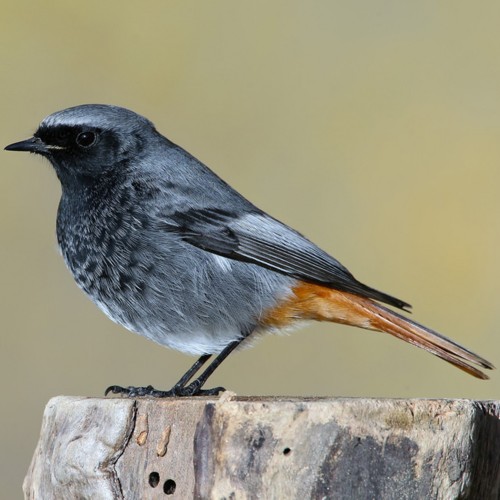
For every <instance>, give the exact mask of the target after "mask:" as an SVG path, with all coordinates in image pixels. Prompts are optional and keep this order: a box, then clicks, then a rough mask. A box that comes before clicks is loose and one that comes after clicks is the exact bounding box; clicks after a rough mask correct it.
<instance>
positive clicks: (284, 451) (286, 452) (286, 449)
mask: <svg viewBox="0 0 500 500" xmlns="http://www.w3.org/2000/svg"><path fill="white" fill-rule="evenodd" d="M291 451H292V450H291V449H290V448H285V449H284V450H283V455H289V454H290V452H291Z"/></svg>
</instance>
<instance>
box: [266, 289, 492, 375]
mask: <svg viewBox="0 0 500 500" xmlns="http://www.w3.org/2000/svg"><path fill="white" fill-rule="evenodd" d="M300 319H304V320H308V319H314V320H318V321H333V322H336V323H343V324H346V325H352V326H358V327H361V328H366V329H369V330H378V331H381V332H386V333H389V334H391V335H393V336H394V337H397V338H399V339H402V340H404V341H405V342H408V343H410V344H413V345H416V346H417V347H421V348H422V349H425V350H426V351H429V352H431V353H432V354H434V355H436V356H438V357H440V358H441V359H444V360H445V361H448V363H451V364H452V365H455V366H456V367H457V368H460V369H461V370H463V371H465V372H467V373H469V374H470V375H473V376H474V377H477V378H480V379H488V378H489V377H488V376H487V375H486V374H485V373H483V372H482V371H481V370H479V369H478V368H476V367H475V366H473V365H477V366H481V367H483V368H486V369H488V370H491V369H494V368H495V367H494V366H493V365H492V364H491V363H490V362H489V361H487V360H486V359H484V358H482V357H480V356H478V355H477V354H474V353H473V352H471V351H469V350H468V349H466V348H465V347H462V346H461V345H459V344H457V343H456V342H454V341H453V340H451V339H448V338H446V337H444V336H443V335H441V334H439V333H437V332H435V331H433V330H430V329H429V328H426V327H425V326H423V325H419V324H418V323H416V322H415V321H412V320H410V319H408V318H405V317H404V316H401V315H400V314H398V313H396V312H394V311H391V310H390V309H387V308H386V307H384V306H381V305H379V304H378V303H376V302H373V301H372V300H370V299H366V298H364V297H360V296H358V295H353V294H351V293H347V292H340V291H338V290H333V289H330V288H326V287H323V286H319V285H314V284H310V283H305V282H302V283H301V284H300V285H298V286H297V287H296V288H295V289H294V295H293V296H292V297H291V298H289V299H288V300H286V301H285V302H283V303H282V304H280V305H279V306H278V307H276V308H274V309H273V310H272V311H270V313H269V314H268V315H267V316H266V318H265V319H264V321H263V324H264V325H265V326H270V327H278V328H280V327H285V326H287V325H289V324H291V323H293V322H294V321H296V320H300Z"/></svg>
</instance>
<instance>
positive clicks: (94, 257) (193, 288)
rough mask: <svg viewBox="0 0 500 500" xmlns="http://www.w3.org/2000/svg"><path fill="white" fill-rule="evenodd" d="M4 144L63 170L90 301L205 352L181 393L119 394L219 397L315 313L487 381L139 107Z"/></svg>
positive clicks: (90, 107)
mask: <svg viewBox="0 0 500 500" xmlns="http://www.w3.org/2000/svg"><path fill="white" fill-rule="evenodd" d="M5 149H6V150H8V151H27V152H31V153H35V154H37V155H40V156H42V157H44V158H46V159H47V160H48V161H49V162H50V163H51V164H52V166H53V167H54V170H55V172H56V174H57V177H58V179H59V181H60V183H61V187H62V190H61V198H60V202H59V207H58V211H57V225H56V233H57V241H58V245H59V248H60V251H61V253H62V256H63V258H64V260H65V263H66V265H67V267H68V269H69V270H70V272H71V273H72V275H73V277H74V279H75V281H76V283H77V285H78V286H79V287H80V288H81V289H82V290H83V291H84V292H85V293H86V294H87V295H88V296H89V297H90V299H91V300H92V301H93V302H94V303H95V304H96V305H97V306H98V307H99V308H100V309H101V310H102V311H103V312H104V313H105V314H106V315H107V316H108V317H109V318H111V319H112V320H113V321H114V322H116V323H118V324H120V325H122V326H124V327H125V328H126V329H128V330H131V331H133V332H135V333H138V334H140V335H143V336H144V337H146V338H148V339H150V340H152V341H154V342H156V343H158V344H161V345H163V346H166V347H169V348H172V349H176V350H179V351H181V352H183V353H186V354H190V355H197V356H199V358H198V359H197V361H196V362H195V363H194V364H193V365H192V366H191V367H190V368H189V370H188V371H187V372H186V373H185V374H184V375H183V376H182V377H181V378H180V380H179V381H178V382H177V383H176V384H175V385H174V386H173V387H172V388H171V389H169V390H158V389H155V388H154V387H152V386H145V387H133V386H127V387H122V386H118V385H112V386H110V387H108V388H107V389H106V391H105V393H106V394H108V393H114V394H121V395H124V396H128V397H137V396H153V397H181V396H198V395H201V396H204V395H209V396H211V395H217V394H219V393H220V392H222V391H224V390H225V389H224V388H223V387H214V388H211V389H206V388H204V384H205V383H206V381H207V379H208V378H209V377H210V375H212V373H213V372H214V371H215V369H216V368H217V367H218V366H219V365H220V364H221V363H222V362H223V361H224V359H225V358H227V356H228V355H229V354H230V353H231V352H232V351H234V350H235V349H236V348H238V347H244V346H248V345H250V344H251V342H250V341H251V340H252V339H253V338H257V337H259V336H261V335H262V334H264V333H276V332H280V331H282V330H286V329H289V328H292V327H294V326H299V325H300V324H302V323H304V322H307V321H310V320H316V321H328V322H333V323H341V324H346V325H351V326H355V327H360V328H364V329H368V330H376V331H380V332H385V333H388V334H390V335H392V336H394V337H396V338H399V339H402V340H404V341H406V342H408V343H410V344H413V345H415V346H418V347H420V348H422V349H425V350H426V351H428V352H430V353H432V354H434V355H436V356H438V357H439V358H441V359H443V360H445V361H447V362H449V363H451V364H452V365H454V366H456V367H458V368H460V369H461V370H463V371H465V372H466V373H468V374H470V375H472V376H474V377H477V378H479V379H487V378H488V376H487V375H486V374H485V373H484V372H483V371H482V370H481V368H484V369H493V368H494V366H493V364H492V363H490V362H489V361H487V360H486V359H484V358H482V357H481V356H478V355H477V354H474V353H473V352H472V351H470V350H468V349H467V348H465V347H463V346H461V345H460V344H458V343H456V342H455V341H453V340H451V339H449V338H447V337H445V336H443V335H441V334H439V333H438V332H436V331H434V330H431V329H430V328H427V327H425V326H423V325H421V324H419V323H417V322H416V321H413V320H412V319H410V318H408V317H407V316H405V315H404V314H402V313H401V312H397V311H395V310H394V309H400V310H401V311H402V312H405V311H406V312H409V310H410V308H411V306H410V304H408V303H407V302H405V301H403V300H400V299H398V298H396V297H393V296H391V295H388V294H386V293H384V292H381V291H378V290H376V289H374V288H371V287H370V286H367V285H365V284H363V283H362V282H360V281H358V280H357V279H356V278H355V277H354V276H353V274H352V273H351V272H350V271H349V270H348V269H347V268H346V267H344V266H343V265H342V264H341V263H340V262H339V261H338V260H336V259H335V258H334V257H332V256H330V255H329V254H328V253H327V252H325V251H323V250H322V249H320V248H319V247H318V246H317V245H315V244H314V243H312V242H311V241H310V240H309V239H307V238H306V237H305V236H303V235H302V234H301V233H299V232H297V231H295V230H294V229H292V228H290V227H289V226H288V225H286V224H284V223H282V222H280V221H279V220H277V219H275V218H273V217H272V216H270V215H268V214H267V213H265V212H264V211H263V210H261V209H259V208H258V207H256V206H255V205H254V204H253V203H251V202H250V201H249V200H247V199H246V198H245V197H244V196H243V195H241V194H240V193H238V192H237V191H236V190H235V189H233V188H232V187H231V186H229V185H228V184H227V183H226V182H225V181H224V180H222V179H221V178H220V177H219V176H218V175H217V174H216V173H214V172H213V171H212V170H211V169H210V168H209V167H207V166H206V165H204V164H203V163H202V162H201V161H199V160H198V159H196V158H195V157H194V156H192V155H191V154H190V153H188V152H187V151H186V150H184V149H183V148H181V147H179V146H178V145H176V144H174V143H173V142H171V141H170V140H169V139H167V138H166V137H165V136H163V135H162V134H160V133H159V132H158V131H157V129H156V128H155V126H154V125H153V123H152V122H151V121H150V120H149V119H147V118H145V117H143V116H141V115H139V114H136V113H135V112H133V111H131V110H128V109H126V108H123V107H118V106H113V105H107V104H83V105H79V106H75V107H71V108H67V109H64V110H62V111H58V112H55V113H53V114H51V115H49V116H48V117H46V118H45V119H43V121H42V122H41V123H40V125H39V127H38V128H37V130H36V132H35V133H34V135H33V137H31V138H29V139H27V140H23V141H21V142H16V143H13V144H10V145H9V146H7V147H6V148H5ZM210 358H212V361H211V362H210V363H209V364H208V366H206V367H205V368H204V369H203V367H204V366H205V365H206V363H207V361H208V360H209V359H210Z"/></svg>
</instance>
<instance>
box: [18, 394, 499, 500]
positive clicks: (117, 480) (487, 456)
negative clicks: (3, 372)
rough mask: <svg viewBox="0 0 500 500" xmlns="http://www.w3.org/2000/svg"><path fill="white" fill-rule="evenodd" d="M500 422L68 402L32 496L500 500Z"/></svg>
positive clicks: (49, 423) (46, 431)
mask: <svg viewBox="0 0 500 500" xmlns="http://www.w3.org/2000/svg"><path fill="white" fill-rule="evenodd" d="M499 416H500V402H498V401H497V402H493V401H484V402H480V401H469V400H393V399H348V398H320V399H318V398H314V399H313V398H311V399H307V398H274V397H273V398H243V397H236V396H235V395H234V394H232V393H229V392H226V393H224V394H223V395H222V396H221V397H220V398H185V399H163V400H161V399H146V398H145V399H135V400H133V399H97V398H96V399H91V398H84V397H63V396H61V397H57V398H54V399H52V400H50V401H49V403H48V404H47V407H46V409H45V414H44V418H43V423H42V430H41V435H40V440H39V443H38V446H37V448H36V451H35V454H34V456H33V460H32V463H31V466H30V469H29V471H28V474H27V476H26V479H25V481H24V486H23V487H24V494H25V497H26V498H28V499H43V500H49V499H72V498H92V499H94V498H97V499H108V498H109V499H115V498H126V499H150V498H151V499H152V498H154V499H157V498H172V499H183V500H184V499H190V498H203V499H204V498H207V499H208V498H213V499H235V500H238V499H240V498H241V499H300V500H303V499H309V498H312V499H328V498H334V499H353V498H356V499H358V498H359V499H398V500H401V499H420V498H422V499H434V498H438V499H441V498H442V499H453V498H461V499H464V498H474V499H476V498H480V499H489V498H491V499H498V498H500V419H499Z"/></svg>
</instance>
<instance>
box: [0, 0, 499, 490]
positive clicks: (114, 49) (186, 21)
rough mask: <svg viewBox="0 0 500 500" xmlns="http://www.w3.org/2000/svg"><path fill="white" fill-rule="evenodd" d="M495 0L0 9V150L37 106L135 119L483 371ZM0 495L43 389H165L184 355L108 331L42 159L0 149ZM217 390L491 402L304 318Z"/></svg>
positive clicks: (217, 380)
mask: <svg viewBox="0 0 500 500" xmlns="http://www.w3.org/2000/svg"><path fill="white" fill-rule="evenodd" d="M499 25H500V5H499V4H498V2H493V1H491V2H481V4H474V3H473V2H465V1H463V2H461V1H453V2H451V1H448V2H433V1H422V2H395V1H378V2H372V1H369V0H364V1H351V2H332V1H326V0H325V1H315V2H300V1H291V0H286V1H285V0H283V1H272V2H269V1H264V0H254V1H252V2H234V1H231V0H212V1H210V2H201V1H199V2H194V1H186V0H184V1H182V2H181V1H176V2H173V1H166V0H161V1H149V2H142V3H139V2H123V1H117V0H113V1H109V0H108V1H107V2H102V1H101V2H99V1H96V0H90V1H87V2H80V3H77V2H66V1H62V0H59V1H52V2H43V3H42V2H28V1H15V2H14V1H11V0H7V1H5V0H4V1H3V2H2V17H1V20H0V26H1V29H0V42H1V43H0V53H1V68H2V79H1V83H0V85H1V86H2V92H1V96H0V109H1V116H2V120H1V122H0V137H1V144H2V145H6V144H9V143H11V142H14V141H17V140H21V139H24V138H27V137H29V136H30V134H31V133H32V132H33V131H34V130H35V128H36V126H37V124H38V123H39V121H40V120H41V119H42V118H43V117H44V116H46V115H47V114H50V113H51V112H53V111H56V110H59V109H62V108H65V107H68V106H73V105H76V104H81V103H94V102H98V103H112V104H117V105H122V106H125V107H129V108H131V109H133V110H135V111H137V112H139V113H141V114H143V115H145V116H147V117H149V118H150V119H151V120H152V121H153V122H154V123H155V124H156V125H157V127H158V129H159V130H160V131H162V132H163V133H164V134H166V135H167V136H168V137H169V138H170V139H171V140H173V141H174V142H176V143H178V144H180V145H182V146H183V147H185V148H186V149H188V150H189V151H190V152H191V153H193V154H194V155H195V156H197V157H198V158H200V159H201V160H202V161H204V162H205V163H207V164H208V165H209V166H210V167H211V168H213V169H214V170H215V171H216V172H217V173H218V174H220V175H221V176H222V177H223V178H224V179H226V180H227V181H228V182H230V183H231V184H232V185H234V186H235V187H236V188H237V189H238V190H240V191H241V192H242V193H243V194H244V195H245V196H247V197H248V198H250V199H251V200H252V201H254V202H255V203H256V204H257V205H259V206H260V207H262V208H263V209H265V210H267V211H269V212H270V213H271V214H272V215H274V216H275V217H277V218H279V219H281V220H283V221H284V222H286V223H288V224H290V225H292V226H293V227H295V228H296V229H298V230H299V231H301V232H303V233H305V234H306V235H307V236H308V237H310V238H311V239H312V240H313V241H315V242H316V243H318V244H319V245H320V246H322V247H323V248H324V249H325V250H327V251H329V252H331V253H332V254H333V255H335V256H336V257H337V258H338V259H339V260H340V261H341V262H342V263H344V264H345V265H346V266H347V267H348V268H349V269H350V270H351V271H353V273H354V274H355V275H356V277H358V278H359V279H361V280H362V281H364V282H366V283H368V284H371V285H373V286H375V287H377V288H379V289H382V290H384V291H387V292H390V293H392V294H394V295H397V296H398V297H401V298H402V299H404V300H407V301H409V302H410V303H412V304H413V306H414V314H413V317H414V318H416V319H418V320H419V321H422V322H423V323H425V324H427V325H429V326H432V327H434V328H436V329H438V330H439V331H442V332H443V333H445V334H448V335H450V336H452V337H453V338H454V339H456V340H457V341H459V342H461V343H463V344H465V345H467V346H468V347H470V348H471V349H473V350H475V351H477V352H478V353H480V354H482V355H484V356H486V357H487V358H489V359H490V360H491V361H492V362H494V363H496V364H499V363H500V335H499V332H498V323H499V319H500V311H499V308H498V301H499V298H500V285H499V283H500V263H499V260H498V246H499V244H500V224H499V217H498V209H499V205H500V201H499V198H498V190H499V188H498V186H499V182H500V174H499V172H500V36H499V30H498V26H499ZM1 155H2V160H1V163H2V171H1V178H2V181H1V184H0V186H1V188H0V189H1V195H0V203H1V208H0V217H1V223H2V236H1V237H2V245H1V247H0V248H1V257H0V265H1V276H2V286H1V288H0V290H1V301H0V304H1V307H2V320H3V321H2V332H1V337H0V342H1V349H0V356H1V360H0V374H1V377H2V381H3V383H2V393H3V394H2V399H3V404H2V405H3V410H2V412H1V417H0V419H1V425H0V429H1V431H0V432H1V474H2V477H1V478H0V482H1V484H2V495H5V498H17V497H20V496H21V492H20V491H21V490H20V487H21V482H22V478H23V477H24V474H25V472H26V470H27V468H28V465H29V461H30V458H31V455H32V453H33V450H34V448H35V445H36V441H37V438H38V432H39V428H40V423H41V417H42V412H43V408H44V405H45V404H46V402H47V401H48V399H49V398H50V397H52V396H55V395H59V394H66V395H88V396H102V394H103V390H104V388H105V387H106V386H107V385H109V384H122V385H129V384H135V385H146V384H153V385H155V386H157V387H159V388H168V387H170V386H171V385H172V384H173V383H174V382H175V381H176V380H177V378H178V377H179V376H180V375H181V374H182V373H183V372H184V370H185V369H187V367H188V366H189V365H190V364H191V363H192V361H193V359H191V358H189V357H188V356H185V355H182V354H179V353H176V352H173V351H169V350H166V349H164V348H162V347H160V346H157V345H155V344H153V343H150V342H148V341H146V340H144V339H142V338H141V337H139V336H136V335H132V334H130V333H128V332H126V331H125V330H124V329H123V328H121V327H119V326H117V325H114V324H113V323H112V322H111V321H109V320H108V319H107V318H106V317H105V316H104V315H103V314H102V313H101V312H100V311H98V309H97V308H96V307H95V306H94V305H93V304H92V303H91V302H90V301H89V300H88V299H87V298H86V297H85V296H84V295H83V294H82V293H81V292H80V291H79V290H78V289H77V287H76V286H75V285H74V283H73V281H72V278H71V277H70V275H69V273H68V272H67V271H66V269H65V267H64V264H63V261H62V259H61V258H60V256H59V254H58V251H57V247H56V239H55V217H56V209H57V204H58V199H59V193H60V188H59V184H58V181H57V179H56V177H55V175H54V173H53V171H52V169H51V168H50V167H49V165H48V163H47V162H46V161H44V160H42V159H41V158H37V157H34V156H28V155H26V154H21V153H7V152H2V153H1ZM210 382H211V383H212V384H213V385H221V384H223V385H224V386H226V387H227V388H229V389H232V390H234V391H235V392H237V393H238V394H247V395H249V394H252V395H271V394H276V395H330V396H369V397H392V398H395V397H432V398H439V397H452V398H477V399H499V398H500V391H499V389H500V386H499V375H498V373H493V374H492V380H491V381H489V382H482V381H478V380H475V379H473V378H472V377H469V376H468V375H466V374H464V373H462V372H460V371H459V370H456V369H455V368H453V367H451V366H450V365H448V364H447V363H444V362H442V361H440V360H437V359H436V358H434V357H433V356H431V355H429V354H427V353H424V352H422V351H420V350H418V349H416V348H413V347H410V346H408V345H406V344H403V343H402V342H398V341H396V340H394V339H393V338H390V337H389V336H387V335H382V334H376V333H371V332H363V331H361V330H356V329H352V328H347V327H342V326H337V325H330V324H315V325H311V326H309V327H308V328H306V329H303V330H302V331H300V332H297V333H295V334H294V335H292V336H288V337H280V336H276V337H267V338H265V339H263V340H261V341H260V342H259V343H258V344H257V346H256V347H255V348H254V349H252V350H247V351H244V352H241V353H238V354H236V355H233V356H231V357H230V358H229V359H228V360H227V361H226V362H225V363H224V364H223V365H222V367H221V368H220V369H219V370H218V371H217V372H216V374H215V375H214V376H213V377H212V379H211V380H210Z"/></svg>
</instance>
